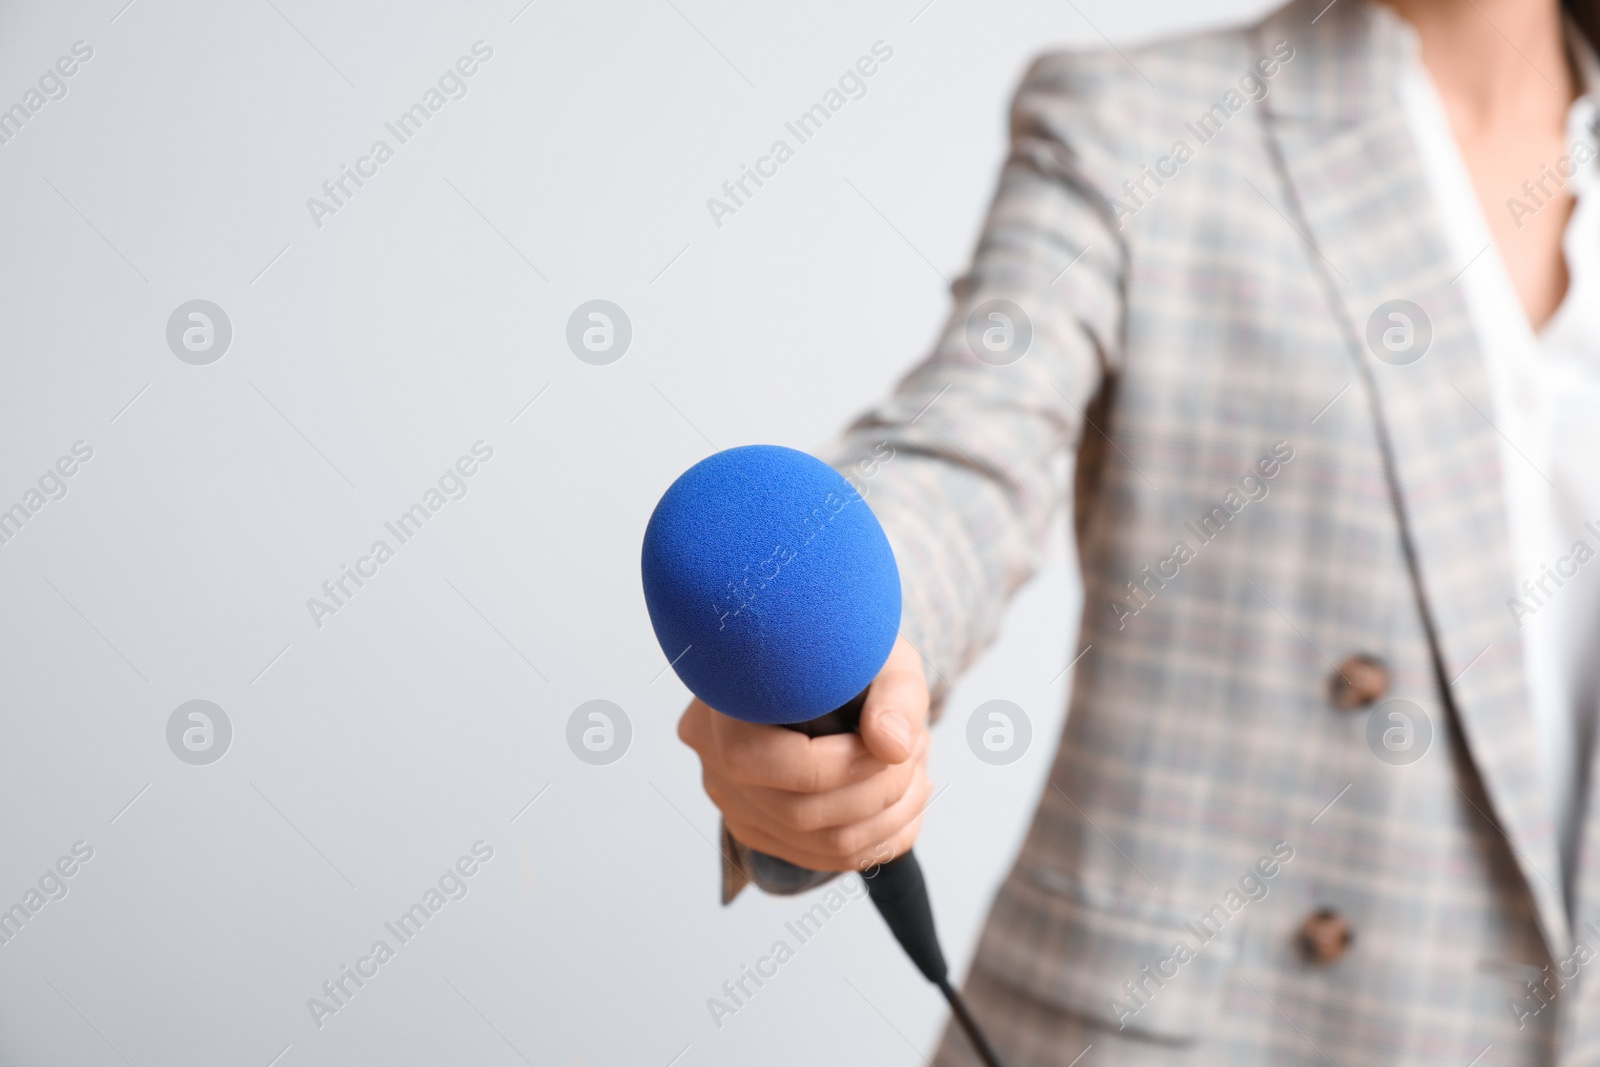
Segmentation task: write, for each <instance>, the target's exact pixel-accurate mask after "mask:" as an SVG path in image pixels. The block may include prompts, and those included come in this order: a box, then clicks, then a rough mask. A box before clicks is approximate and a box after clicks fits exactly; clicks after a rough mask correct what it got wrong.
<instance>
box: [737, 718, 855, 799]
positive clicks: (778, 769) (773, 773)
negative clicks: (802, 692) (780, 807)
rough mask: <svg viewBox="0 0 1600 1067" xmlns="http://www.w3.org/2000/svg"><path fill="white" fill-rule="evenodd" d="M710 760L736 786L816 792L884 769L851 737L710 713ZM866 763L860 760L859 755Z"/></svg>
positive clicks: (851, 735)
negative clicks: (808, 732)
mask: <svg viewBox="0 0 1600 1067" xmlns="http://www.w3.org/2000/svg"><path fill="white" fill-rule="evenodd" d="M708 719H709V733H710V738H711V745H712V758H713V760H714V762H715V763H716V764H717V765H718V767H719V768H721V770H722V772H723V773H724V774H725V775H726V776H727V777H729V778H732V779H733V780H734V781H736V782H742V783H745V784H747V785H762V786H768V787H770V788H773V789H786V790H789V791H791V792H796V793H818V792H822V791H825V790H829V789H838V788H839V787H840V786H843V785H848V784H849V783H850V782H854V781H859V780H861V779H863V778H866V777H868V776H870V775H872V774H873V773H876V771H877V770H878V768H880V767H881V766H882V764H881V763H880V762H878V761H877V760H874V759H871V758H870V756H871V754H870V753H869V752H867V749H866V745H865V744H863V743H862V740H861V738H860V737H858V736H857V735H855V734H833V735H830V736H828V737H807V736H806V735H805V734H802V733H799V732H797V731H794V730H788V729H785V728H784V727H781V726H764V725H760V724H757V723H748V722H740V721H739V720H738V719H735V718H731V717H729V716H727V715H723V714H721V713H719V712H716V711H709V712H708ZM863 756H867V757H869V759H868V760H867V761H865V762H862V761H861V757H863Z"/></svg>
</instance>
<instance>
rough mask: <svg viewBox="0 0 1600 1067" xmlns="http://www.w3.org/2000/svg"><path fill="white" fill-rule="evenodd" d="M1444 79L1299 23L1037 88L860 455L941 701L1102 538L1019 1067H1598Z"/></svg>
mask: <svg viewBox="0 0 1600 1067" xmlns="http://www.w3.org/2000/svg"><path fill="white" fill-rule="evenodd" d="M1319 12H1320V14H1319ZM1415 48H1416V39H1415V36H1414V34H1413V33H1412V32H1411V31H1410V29H1409V28H1408V27H1407V26H1406V25H1405V24H1404V23H1402V22H1401V21H1400V20H1399V19H1398V18H1397V17H1396V16H1394V15H1393V14H1391V13H1389V12H1388V10H1387V9H1384V8H1380V7H1377V6H1373V5H1369V4H1365V3H1363V2H1361V0H1338V2H1336V3H1334V4H1332V5H1331V6H1327V0H1310V2H1308V3H1300V2H1296V3H1292V4H1290V5H1289V6H1288V7H1285V8H1283V9H1281V10H1279V11H1277V12H1275V13H1273V14H1271V15H1270V16H1268V17H1266V18H1265V19H1264V20H1263V21H1262V22H1261V23H1259V24H1257V25H1254V26H1251V27H1248V28H1243V29H1231V30H1226V31H1221V32H1212V33H1207V34H1203V35H1198V36H1189V37H1185V38H1182V39H1179V40H1174V41H1167V42H1162V43H1157V44H1154V45H1150V46H1147V47H1142V48H1139V49H1130V50H1127V51H1126V52H1119V51H1115V50H1112V51H1108V52H1104V53H1098V54H1055V55H1049V56H1046V57H1044V58H1042V59H1040V60H1039V61H1037V62H1036V63H1035V64H1034V66H1033V67H1032V69H1031V70H1030V72H1029V73H1028V75H1027V77H1026V79H1025V81H1024V83H1023V84H1022V87H1021V89H1020V90H1019V92H1018V94H1017V97H1016V100H1015V105H1014V109H1013V113H1012V151H1011V156H1010V159H1009V161H1008V162H1007V164H1006V166H1005V169H1004V171H1003V174H1002V177H1001V179H1000V184H999V189H998V192H997V194H996V197H995V200H994V203H993V207H992V210H991V212H990V214H989V217H988V221H987V224H986V226H985V228H984V230H983V233H982V237H981V240H980V242H979V245H978V248H977V251H976V253H975V256H974V261H973V264H972V267H971V269H970V271H969V272H968V273H967V274H966V275H965V276H964V277H963V278H961V279H960V280H959V281H958V282H957V283H956V284H955V285H954V297H955V300H954V309H953V312H952V314H951V317H950V320H949V324H948V326H947V328H946V329H945V331H944V332H943V334H942V337H941V340H940V341H939V343H938V344H937V346H936V348H935V351H934V352H933V354H932V355H931V356H930V357H929V358H928V359H927V360H926V361H925V362H924V363H922V364H921V365H920V366H918V367H917V368H916V369H914V370H913V371H912V372H911V373H910V374H909V375H908V376H907V377H906V378H905V380H904V381H903V382H902V383H901V385H900V386H899V388H898V390H897V391H896V392H895V393H894V395H893V396H892V398H890V399H889V400H887V401H886V402H884V403H883V404H882V405H881V406H879V407H877V408H876V409H874V410H873V411H871V412H870V413H869V414H868V415H866V416H865V417H864V418H862V419H861V420H860V421H859V422H858V423H857V424H856V425H855V426H853V427H852V428H851V429H850V431H849V432H848V433H847V434H846V436H845V437H844V438H843V439H842V440H841V441H840V442H839V443H838V444H837V447H836V448H835V450H834V451H833V452H831V453H830V459H831V460H832V461H833V462H834V463H835V464H836V465H837V466H838V468H839V469H840V470H842V471H844V472H846V473H847V474H849V475H851V476H852V477H853V478H854V479H855V480H856V481H857V483H858V484H859V485H860V486H861V487H862V490H863V492H864V493H865V495H866V498H867V501H868V503H869V504H870V505H871V507H872V508H873V510H874V511H875V512H876V513H877V514H878V516H879V517H880V519H881V520H882V522H883V524H884V526H885V528H886V529H887V530H888V531H889V534H890V538H891V540H892V541H893V543H894V546H895V550H896V553H897V556H898V559H899V562H900V566H901V569H902V576H903V583H904V590H905V615H904V624H903V632H904V633H905V635H906V636H907V638H908V639H909V640H910V641H911V642H912V643H913V644H915V645H916V647H917V648H918V650H919V651H920V652H921V653H922V655H923V657H924V659H925V661H926V663H927V668H928V675H929V680H930V683H931V684H932V685H933V686H934V689H935V692H936V696H937V697H938V698H942V697H943V696H944V694H945V693H946V692H947V691H948V688H949V684H950V680H951V679H952V678H954V677H956V676H957V675H958V674H959V673H960V671H961V670H962V669H963V668H964V667H965V666H966V665H967V664H968V663H970V662H971V660H972V659H973V658H974V657H975V656H976V655H977V654H978V653H979V652H980V651H981V650H982V649H983V648H984V646H985V645H986V644H987V643H988V642H989V641H990V640H991V639H992V638H993V636H994V635H995V633H996V630H997V628H998V627H999V625H1000V622H1001V617H1002V613H1003V610H1004V607H1005V605H1006V602H1007V599H1008V597H1009V596H1010V594H1012V593H1013V592H1014V591H1015V590H1016V589H1017V588H1018V587H1019V586H1020V585H1022V583H1023V582H1025V581H1026V580H1027V579H1028V578H1029V576H1030V575H1031V574H1032V573H1033V572H1034V571H1035V570H1036V568H1037V567H1038V566H1039V564H1040V562H1041V560H1042V558H1043V556H1044V554H1045V552H1046V550H1047V547H1048V546H1047V539H1048V530H1049V528H1050V520H1051V517H1052V514H1053V513H1054V512H1055V509H1056V508H1057V507H1058V506H1061V505H1062V504H1064V503H1065V502H1066V501H1068V500H1071V501H1073V502H1074V512H1073V515H1074V519H1075V528H1076V535H1077V544H1078V549H1079V558H1080V560H1081V565H1082V570H1083V579H1084V584H1085V590H1086V600H1085V607H1084V613H1083V620H1082V632H1081V637H1080V640H1079V643H1078V645H1077V647H1075V648H1073V649H1066V650H1063V659H1062V660H1061V663H1062V664H1065V663H1066V662H1068V661H1069V660H1070V659H1071V658H1072V657H1073V656H1075V655H1077V654H1078V652H1079V651H1080V650H1081V649H1082V648H1083V646H1085V645H1087V646H1090V647H1089V651H1088V652H1087V654H1085V655H1084V656H1083V658H1082V659H1081V660H1080V661H1079V662H1078V664H1077V665H1076V666H1075V667H1074V668H1073V672H1072V687H1071V689H1072V695H1071V712H1070V715H1069V717H1068V719H1067V722H1066V725H1065V728H1064V732H1063V735H1062V737H1061V741H1060V747H1059V751H1058V753H1057V756H1056V760H1055V764H1054V767H1053V770H1052V772H1051V774H1050V777H1049V781H1048V784H1047V786H1046V788H1045V789H1044V792H1043V796H1042V799H1041V801H1040V804H1039V808H1038V811H1037V813H1036V815H1035V817H1034V821H1033V824H1032V827H1031V829H1030V831H1029V833H1028V835H1027V838H1026V842H1025V844H1024V847H1023V849H1022V851H1021V854H1020V856H1019V858H1018V860H1017V862H1016V865H1015V867H1014V869H1013V870H1012V872H1011V873H1010V875H1009V876H1008V878H1007V880H1006V882H1005V884H1004V886H1003V888H1002V889H1001V891H1000V893H999V896H998V899H997V900H996V901H995V903H994V906H993V910H992V912H991V914H990V917H989V920H988V924H987V926H986V928H985V931H984V933H983V937H982V941H981V943H980V945H979V948H978V952H977V956H976V959H975V962H974V964H973V970H972V974H971V976H970V978H969V982H968V989H969V991H970V994H971V999H972V1004H973V1008H974V1010H975V1012H976V1013H978V1014H979V1015H980V1017H981V1018H982V1019H983V1020H985V1021H986V1023H987V1025H988V1027H989V1029H990V1030H991V1032H992V1035H993V1038H994V1040H995V1043H996V1044H997V1045H998V1046H999V1047H1000V1049H1001V1050H1002V1052H1003V1053H1004V1054H1005V1056H1006V1057H1007V1061H1008V1062H1009V1063H1011V1064H1013V1065H1016V1067H1045V1065H1051V1067H1067V1065H1069V1064H1072V1063H1078V1062H1081V1064H1082V1067H1094V1065H1097V1064H1118V1065H1124V1067H1127V1065H1164V1067H1166V1065H1179V1064H1183V1065H1190V1064H1229V1065H1232V1067H1242V1065H1261V1067H1268V1065H1271V1067H1286V1065H1297V1064H1304V1065H1308V1067H1310V1065H1318V1067H1326V1065H1327V1064H1335V1065H1338V1067H1373V1065H1377V1064H1394V1065H1400V1064H1408V1065H1409V1064H1415V1065H1419V1067H1420V1065H1422V1064H1428V1065H1430V1067H1432V1065H1457V1067H1466V1065H1467V1064H1468V1063H1474V1064H1477V1065H1481V1067H1491V1065H1496V1064H1547V1063H1556V1062H1560V1063H1569V1064H1579V1063H1596V1062H1600V992H1596V989H1597V981H1596V979H1595V974H1594V973H1593V972H1600V964H1596V965H1595V966H1585V964H1587V963H1588V962H1589V959H1590V958H1591V957H1592V956H1593V954H1594V950H1596V949H1600V909H1597V906H1596V905H1597V902H1600V849H1597V847H1596V846H1597V845H1600V820H1597V819H1595V818H1593V817H1591V818H1590V819H1589V820H1588V822H1587V824H1586V825H1587V828H1588V829H1587V834H1586V838H1585V842H1584V845H1583V847H1582V849H1581V857H1580V862H1579V866H1578V870H1577V872H1576V873H1575V875H1574V876H1573V878H1572V888H1571V891H1570V893H1568V892H1565V891H1564V890H1563V888H1562V878H1561V874H1560V872H1559V870H1558V860H1557V852H1556V843H1555V839H1554V835H1553V830H1552V819H1551V814H1550V812H1549V810H1548V804H1547V802H1546V800H1545V796H1544V791H1543V789H1542V783H1541V781H1540V780H1539V770H1538V760H1537V755H1536V751H1535V747H1534V740H1533V734H1532V727H1531V723H1530V720H1529V712H1528V705H1527V698H1526V682H1525V678H1524V673H1523V666H1522V649H1521V644H1520V641H1519V638H1518V634H1517V631H1516V628H1515V625H1514V621H1513V617H1512V615H1511V614H1510V612H1509V610H1508V607H1507V599H1508V598H1509V597H1511V596H1513V595H1515V584H1516V583H1517V582H1519V581H1520V579H1521V578H1523V577H1526V576H1523V575H1514V574H1513V573H1512V562H1511V556H1510V552H1509V549H1508V534H1507V520H1506V514H1505V508H1506V504H1505V499H1504V493H1503V488H1502V478H1501V471H1500V466H1499V454H1498V446H1497V433H1496V430H1495V429H1494V427H1493V425H1492V424H1491V422H1490V417H1491V416H1492V409H1491V403H1490V397H1489V391H1488V388H1487V384H1486V381H1485V376H1484V370H1483V366H1482V358H1481V354H1480V352H1479V349H1478V347H1477V342H1476V340H1475V338H1474V336H1473V333H1472V330H1471V327H1470V324H1469V321H1468V316H1467V314H1466V308H1465V307H1464V306H1463V303H1462V296H1461V290H1460V289H1459V288H1457V287H1454V286H1453V285H1452V282H1453V281H1454V280H1455V277H1456V275H1457V272H1458V271H1459V270H1460V269H1461V268H1462V266H1463V265H1462V264H1459V263H1454V262H1452V261H1451V256H1450V253H1449V251H1448V247H1447V242H1446V240H1445V238H1444V233H1443V230H1442V226H1443V222H1442V221H1441V219H1440V218H1439V217H1438V215H1437V213H1436V212H1435V210H1434V208H1433V206H1432V202H1431V199H1430V196H1429V192H1428V188H1427V186H1426V183H1425V179H1424V176H1423V173H1422V171H1421V168H1420V164H1419V158H1418V153H1417V149H1416V147H1415V145H1414V144H1413V142H1412V140H1411V137H1410V134H1409V132H1408V128H1407V126H1406V123H1405V119H1404V117H1403V115H1402V113H1401V110H1400V107H1399V106H1398V104H1397V101H1396V95H1395V90H1396V85H1397V83H1398V79H1399V75H1400V71H1401V69H1402V64H1403V63H1406V62H1408V61H1410V58H1411V55H1412V54H1413V52H1414V49H1415ZM1263 92H1264V95H1262V94H1263ZM1180 144H1181V151H1180ZM997 301H998V302H1001V303H995V302H997ZM1393 301H1404V302H1407V303H1404V304H1392V303H1391V302H1393ZM1396 309H1398V310H1399V313H1400V314H1401V315H1402V318H1399V319H1396V318H1393V317H1391V316H1392V313H1394V312H1395V311H1396ZM996 315H999V316H1000V317H998V318H997V317H995V316H996ZM1397 324H1398V325H1397ZM1408 326H1409V329H1410V331H1411V332H1410V333H1406V332H1405V330H1406V328H1408ZM1397 328H1398V329H1401V331H1402V333H1401V334H1397V335H1389V336H1388V337H1386V336H1385V334H1386V332H1387V331H1389V330H1391V329H1397ZM1008 329H1009V330H1010V333H1009V334H1008V333H1007V332H1006V331H1007V330H1008ZM991 330H997V331H999V332H998V333H994V334H990V335H989V336H988V337H987V338H986V336H985V335H986V333H987V332H988V331H991ZM1024 337H1025V338H1026V345H1027V347H1026V351H1025V354H1021V356H1020V358H1015V357H1016V356H1017V355H1018V353H1019V351H1020V348H1021V344H1022V340H1020V339H1021V338H1024ZM1008 342H1009V343H1010V345H1011V346H1012V347H1011V348H1010V349H1007V347H1006V346H1007V343H1008ZM1597 462H1600V459H1597ZM1269 472H1270V473H1269ZM1597 518H1600V516H1597ZM1358 655H1361V656H1367V657H1370V658H1372V659H1374V660H1377V661H1380V662H1381V663H1382V664H1383V665H1384V667H1385V668H1386V670H1387V674H1388V683H1387V688H1386V691H1385V692H1384V693H1383V695H1382V696H1381V697H1380V699H1379V700H1377V701H1376V702H1375V703H1374V704H1372V705H1370V706H1363V707H1356V708H1343V707H1341V706H1340V705H1339V703H1338V702H1337V701H1335V700H1334V699H1333V697H1332V696H1331V695H1330V694H1331V693H1332V691H1333V689H1334V688H1335V683H1337V682H1338V681H1339V680H1340V678H1339V671H1340V666H1341V664H1344V663H1345V662H1346V661H1347V660H1348V659H1349V658H1350V657H1352V656H1358ZM1049 673H1050V672H1049V671H1048V670H1046V671H1045V672H1044V674H1045V675H1046V676H1048V674H1049ZM1394 701H1402V702H1404V703H1393V702H1394ZM1396 715H1399V716H1400V717H1398V718H1396V717H1395V716H1396ZM1268 870H1270V871H1271V874H1270V876H1269V875H1268V874H1267V873H1266V872H1267V871H1268ZM1320 909H1331V911H1332V912H1333V913H1334V914H1335V915H1336V916H1337V918H1338V920H1339V921H1340V922H1342V923H1343V924H1344V925H1345V927H1347V933H1348V940H1347V943H1344V947H1343V951H1342V953H1341V954H1338V955H1337V958H1336V959H1332V960H1326V959H1325V960H1322V961H1318V960H1316V959H1315V958H1314V955H1315V954H1314V953H1308V951H1307V949H1306V947H1305V946H1303V944H1302V937H1301V931H1302V928H1303V926H1304V924H1305V923H1306V921H1307V919H1308V918H1309V917H1311V916H1313V914H1314V913H1316V912H1318V911H1319V910H1320ZM1334 941H1335V943H1339V942H1338V938H1335V939H1334ZM1179 946H1184V948H1183V949H1182V950H1181V951H1180V948H1179ZM1546 968H1548V969H1546ZM1536 987H1537V989H1538V992H1537V993H1535V992H1534V990H1535V988H1536ZM1518 1005H1520V1006H1521V1007H1520V1008H1519V1007H1518ZM1090 1046H1092V1048H1090V1049H1089V1051H1088V1053H1087V1054H1086V1055H1084V1058H1083V1059H1082V1060H1081V1061H1079V1060H1078V1059H1077V1057H1079V1056H1080V1054H1084V1050H1085V1049H1086V1048H1089V1047H1090ZM1477 1057H1481V1058H1477ZM938 1063H939V1064H940V1067H957V1065H969V1064H974V1063H976V1060H975V1058H974V1056H973V1054H972V1053H971V1051H970V1049H969V1048H968V1047H967V1045H966V1043H965V1041H964V1039H963V1038H962V1037H961V1036H960V1034H959V1033H958V1032H956V1031H954V1030H952V1031H951V1032H949V1033H948V1034H947V1036H946V1040H945V1042H944V1045H943V1047H942V1049H941V1051H940V1052H939V1056H938Z"/></svg>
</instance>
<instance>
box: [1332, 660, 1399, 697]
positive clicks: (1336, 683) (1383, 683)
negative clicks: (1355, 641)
mask: <svg viewBox="0 0 1600 1067" xmlns="http://www.w3.org/2000/svg"><path fill="white" fill-rule="evenodd" d="M1388 691H1389V668H1387V667H1385V666H1384V665H1383V661H1382V660H1380V659H1377V658H1375V657H1373V656H1368V655H1366V654H1364V653H1358V654H1356V655H1354V656H1348V657H1346V658H1345V661H1344V662H1343V663H1341V664H1339V669H1338V670H1336V671H1334V672H1333V676H1332V677H1330V678H1329V679H1328V695H1329V696H1330V697H1332V698H1333V703H1334V706H1335V707H1337V708H1340V709H1342V710H1344V711H1354V710H1356V709H1357V708H1364V707H1367V706H1368V705H1371V704H1374V703H1376V702H1377V701H1378V699H1379V698H1380V697H1382V696H1383V694H1385V693H1387V692H1388Z"/></svg>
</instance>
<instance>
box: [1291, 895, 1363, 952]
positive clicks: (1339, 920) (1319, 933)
mask: <svg viewBox="0 0 1600 1067" xmlns="http://www.w3.org/2000/svg"><path fill="white" fill-rule="evenodd" d="M1354 940H1355V933H1354V932H1353V931H1352V930H1351V929H1350V924H1349V923H1348V922H1346V921H1345V919H1344V916H1343V915H1340V914H1339V913H1338V912H1336V911H1334V910H1333V909H1332V908H1318V909H1317V910H1316V911H1314V912H1312V913H1311V914H1310V915H1308V916H1307V917H1306V921H1305V922H1303V923H1301V924H1300V951H1301V953H1302V954H1303V955H1304V956H1305V958H1306V962H1307V963H1314V964H1319V965H1326V964H1330V963H1337V962H1338V960H1339V958H1340V957H1341V956H1343V955H1344V953H1345V950H1346V949H1347V948H1349V947H1350V942H1352V941H1354Z"/></svg>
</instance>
